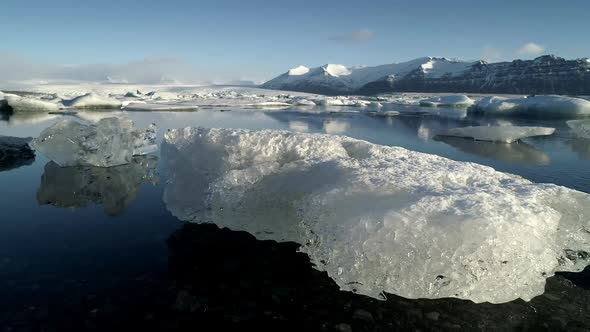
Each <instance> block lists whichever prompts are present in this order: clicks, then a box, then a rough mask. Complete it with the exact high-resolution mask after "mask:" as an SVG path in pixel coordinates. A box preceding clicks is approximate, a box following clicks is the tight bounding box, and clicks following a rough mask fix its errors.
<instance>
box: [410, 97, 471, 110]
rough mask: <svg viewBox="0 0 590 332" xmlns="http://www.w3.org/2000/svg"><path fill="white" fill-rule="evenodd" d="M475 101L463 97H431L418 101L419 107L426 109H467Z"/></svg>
mask: <svg viewBox="0 0 590 332" xmlns="http://www.w3.org/2000/svg"><path fill="white" fill-rule="evenodd" d="M474 102H475V101H474V100H473V99H471V98H469V97H467V96H465V95H451V96H441V97H433V98H427V99H422V100H420V102H419V104H420V106H427V107H468V106H471V105H473V103H474Z"/></svg>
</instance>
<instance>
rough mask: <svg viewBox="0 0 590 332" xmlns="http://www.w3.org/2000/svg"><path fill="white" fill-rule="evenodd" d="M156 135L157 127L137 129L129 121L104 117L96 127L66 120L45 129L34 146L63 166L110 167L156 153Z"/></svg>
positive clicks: (34, 142) (34, 141)
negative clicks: (151, 152)
mask: <svg viewBox="0 0 590 332" xmlns="http://www.w3.org/2000/svg"><path fill="white" fill-rule="evenodd" d="M155 135H156V127H155V125H154V124H152V125H150V126H149V127H148V128H147V129H145V130H143V131H141V130H135V129H134V128H133V121H131V119H127V118H105V119H101V120H99V121H98V122H97V123H96V124H95V125H94V124H90V125H85V124H81V123H78V122H76V121H72V120H66V121H62V122H58V123H56V124H54V125H52V126H51V127H49V128H47V129H45V130H44V131H43V132H42V133H41V135H40V136H39V137H37V138H35V139H33V141H32V142H31V145H32V146H33V148H35V149H36V150H37V151H39V152H41V153H42V154H44V155H45V156H46V157H48V158H49V159H51V160H53V161H54V162H56V163H57V164H59V165H60V166H62V167H63V166H99V167H111V166H117V165H122V164H127V163H129V162H131V160H132V157H133V155H136V154H144V153H146V152H147V151H153V150H155Z"/></svg>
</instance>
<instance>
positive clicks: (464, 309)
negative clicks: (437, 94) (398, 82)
mask: <svg viewBox="0 0 590 332" xmlns="http://www.w3.org/2000/svg"><path fill="white" fill-rule="evenodd" d="M391 108H392V110H400V111H402V112H404V113H402V115H400V116H394V117H377V116H370V115H368V114H363V113H322V114H315V113H311V112H301V111H300V110H281V111H260V110H237V109H234V110H232V109H226V110H224V111H221V110H219V109H202V110H200V111H198V112H78V113H77V114H76V115H75V116H72V115H65V116H64V115H48V114H27V115H20V114H17V115H12V116H8V115H5V116H4V117H3V119H2V120H1V121H0V135H6V136H20V137H27V136H31V137H33V136H36V135H38V134H39V133H40V132H41V131H42V130H43V129H44V128H46V127H47V126H49V125H51V124H52V123H54V122H57V121H60V120H62V119H64V118H73V117H79V118H80V119H86V120H92V119H97V118H100V117H105V116H111V115H124V116H128V117H130V118H132V119H133V120H134V122H135V123H136V126H138V127H144V126H146V125H148V124H149V123H152V122H154V123H156V124H157V125H158V130H159V133H158V136H159V139H160V140H161V138H162V137H163V133H164V132H165V130H167V129H168V128H181V127H186V126H201V127H223V128H249V129H285V130H293V131H303V132H312V133H316V132H317V133H330V134H338V135H348V136H351V137H355V138H359V139H363V140H367V141H370V142H373V143H377V144H383V145H395V146H401V147H405V148H408V149H411V150H415V151H420V152H426V153H432V154H437V155H440V156H444V157H447V158H450V159H454V160H460V161H470V162H476V163H479V164H484V165H488V166H491V167H493V168H495V169H497V170H500V171H504V172H509V173H513V174H518V175H520V176H523V177H525V178H527V179H529V180H531V181H534V182H549V183H556V184H559V185H563V186H566V187H570V188H574V189H577V190H580V191H584V192H587V193H590V140H588V139H580V138H576V137H575V136H574V135H573V133H572V132H571V131H570V130H569V128H568V127H567V126H566V124H565V120H534V119H533V120H531V119H497V118H485V117H472V116H469V117H462V114H461V112H460V111H458V110H452V109H437V110H435V111H433V109H423V108H419V107H404V106H391ZM433 112H434V113H433ZM499 122H502V123H504V124H507V123H512V124H515V125H536V126H549V127H555V128H556V129H557V131H556V133H555V134H554V135H552V136H550V137H540V138H530V139H525V140H524V141H522V142H519V143H517V144H510V145H509V144H496V143H487V142H476V141H473V140H469V139H460V138H438V137H434V136H435V134H436V132H437V131H438V130H441V129H445V128H452V127H460V126H468V125H486V124H497V123H499ZM142 162H143V163H144V164H149V165H151V166H150V167H155V168H154V169H148V170H143V169H142V170H138V169H126V168H124V167H125V166H122V167H123V168H119V169H118V170H109V171H104V170H102V171H100V170H92V169H88V168H86V169H80V168H78V169H76V168H71V170H63V169H62V170H60V169H56V168H55V167H54V165H52V164H51V163H50V161H49V160H47V159H46V158H45V157H43V156H42V155H39V154H37V156H36V159H35V161H34V163H33V164H31V165H29V166H23V167H20V168H16V169H12V170H9V171H4V172H0V197H2V199H0V211H2V217H1V218H0V331H40V330H45V331H63V330H72V331H79V330H85V329H94V330H96V329H99V330H112V329H118V328H133V329H139V328H143V329H147V330H158V329H166V330H184V329H185V328H188V327H198V326H209V325H211V326H215V327H230V328H236V327H238V328H245V327H249V326H257V327H260V326H265V327H273V328H282V329H307V330H328V331H329V330H339V331H347V330H349V329H352V330H353V331H357V330H361V331H362V330H390V329H392V328H397V329H438V330H447V329H451V330H457V329H462V330H489V329H502V330H504V329H530V330H538V329H543V330H585V329H590V271H589V269H588V268H587V269H586V270H585V271H584V272H582V273H577V274H569V273H568V274H558V275H557V276H555V277H552V278H550V279H549V280H548V284H547V290H546V293H545V294H544V295H541V296H539V297H537V298H535V299H533V300H532V301H531V302H524V301H520V300H518V301H514V302H511V303H506V304H500V305H491V304H485V303H484V304H474V303H472V302H470V301H463V300H457V299H440V300H408V299H403V298H401V297H397V296H395V295H388V297H387V298H388V299H387V301H378V300H375V299H371V298H368V297H365V296H361V295H356V294H353V293H348V292H341V291H339V290H338V287H337V286H336V285H335V284H334V283H333V281H331V280H330V278H329V277H328V276H327V275H326V274H325V273H321V272H318V271H316V270H314V269H313V268H312V266H311V264H310V262H309V260H308V258H307V257H306V256H305V255H304V254H301V253H297V251H296V248H297V245H296V244H293V243H282V244H279V243H275V242H270V241H257V240H255V239H254V237H253V236H251V235H249V234H247V233H244V232H232V231H229V230H227V229H224V230H220V229H218V228H217V227H216V226H214V225H185V224H184V223H183V222H181V221H179V220H177V219H176V218H174V217H173V216H172V215H171V214H170V213H169V212H168V211H167V210H166V207H165V205H164V203H163V201H162V194H163V187H164V185H165V182H166V178H165V174H166V171H165V170H164V169H161V167H159V166H156V165H157V164H158V163H157V155H156V156H154V157H153V158H150V159H149V160H143V161H142ZM148 168H149V167H148ZM153 173H157V175H155V174H153ZM88 178H90V179H92V181H97V182H98V185H103V186H102V187H104V188H105V189H103V190H102V191H99V192H100V193H101V195H98V196H97V197H93V198H92V199H90V200H77V199H73V198H72V192H74V191H76V190H78V189H79V188H80V184H79V183H76V181H78V180H75V179H81V180H79V181H88V180H87V179H88ZM64 179H74V180H72V181H70V182H68V181H66V180H64ZM85 179H86V180H85ZM113 193H116V194H113Z"/></svg>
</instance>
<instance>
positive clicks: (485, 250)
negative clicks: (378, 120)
mask: <svg viewBox="0 0 590 332" xmlns="http://www.w3.org/2000/svg"><path fill="white" fill-rule="evenodd" d="M162 157H163V162H164V163H165V164H166V167H167V170H168V174H169V176H168V183H167V186H166V189H165V193H164V201H165V204H166V206H167V208H168V210H170V211H171V213H172V214H173V215H175V216H176V217H178V218H180V219H181V220H185V221H191V222H213V223H215V224H217V225H219V226H220V227H228V228H230V229H233V230H243V231H248V232H250V233H252V234H254V235H255V236H256V237H257V238H259V239H271V240H276V241H295V242H298V243H300V244H302V247H301V249H300V250H301V251H303V252H305V253H306V254H308V255H309V256H310V257H311V259H312V261H313V262H314V263H315V264H316V266H317V268H318V269H320V270H325V271H326V272H327V273H328V275H329V276H330V277H331V278H333V279H334V280H335V281H336V283H337V284H338V285H339V286H340V287H341V288H342V289H344V290H356V291H357V292H359V293H362V294H366V295H369V296H372V297H375V298H380V297H381V294H382V292H384V291H385V292H388V293H393V294H397V295H400V296H404V297H408V298H443V297H458V298H462V299H470V300H472V301H475V302H484V301H489V302H493V303H501V302H507V301H511V300H514V299H517V298H522V299H524V300H530V299H531V298H533V297H534V296H536V295H539V294H542V293H543V291H544V285H545V279H546V278H547V277H549V276H551V275H553V273H554V272H555V271H579V270H581V269H582V268H583V267H585V266H586V265H587V264H588V254H587V253H588V252H589V251H590V233H589V232H588V230H589V229H590V195H587V194H585V193H581V192H577V191H574V190H571V189H567V188H564V187H559V186H556V185H551V184H535V183H531V182H529V181H527V180H525V179H523V178H521V177H518V176H514V175H510V174H505V173H501V172H497V171H495V170H494V169H492V168H490V167H486V166H482V165H478V164H473V163H465V162H457V161H452V160H449V159H446V158H442V157H438V156H434V155H429V154H424V153H418V152H413V151H409V150H406V149H403V148H399V147H387V146H380V145H375V144H371V143H368V142H365V141H359V140H355V139H352V138H348V137H341V136H332V135H320V134H302V133H293V132H286V131H270V130H265V131H248V130H230V129H203V128H185V129H176V130H171V131H169V132H167V134H166V135H165V140H164V143H163V144H162Z"/></svg>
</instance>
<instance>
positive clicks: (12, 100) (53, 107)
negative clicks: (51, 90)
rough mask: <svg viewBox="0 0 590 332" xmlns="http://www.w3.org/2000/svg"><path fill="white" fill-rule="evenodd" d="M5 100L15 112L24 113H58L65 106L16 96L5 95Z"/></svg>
mask: <svg viewBox="0 0 590 332" xmlns="http://www.w3.org/2000/svg"><path fill="white" fill-rule="evenodd" d="M4 100H5V103H6V105H7V106H8V107H10V108H11V109H12V111H14V112H23V111H33V112H38V111H45V112H52V111H58V110H59V109H60V108H62V107H63V106H62V105H60V104H57V103H54V102H50V101H45V100H40V99H35V98H31V97H23V96H18V95H15V94H10V93H5V94H4Z"/></svg>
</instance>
